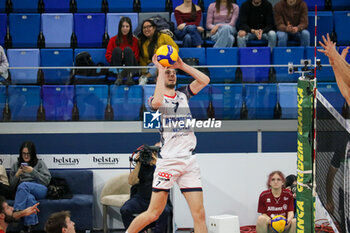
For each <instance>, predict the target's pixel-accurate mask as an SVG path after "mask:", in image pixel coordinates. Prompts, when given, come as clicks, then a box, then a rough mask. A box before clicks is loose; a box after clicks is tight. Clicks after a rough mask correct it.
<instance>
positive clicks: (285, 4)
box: [274, 0, 310, 47]
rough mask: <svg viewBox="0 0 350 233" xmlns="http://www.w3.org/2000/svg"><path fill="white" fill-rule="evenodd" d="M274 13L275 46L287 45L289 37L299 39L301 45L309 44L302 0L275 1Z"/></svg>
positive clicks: (305, 13)
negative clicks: (276, 40)
mask: <svg viewBox="0 0 350 233" xmlns="http://www.w3.org/2000/svg"><path fill="white" fill-rule="evenodd" d="M274 14H275V23H276V28H277V38H278V42H277V46H279V47H281V46H287V41H288V40H289V39H292V40H297V41H300V45H301V46H309V45H310V32H309V31H308V30H307V26H308V23H309V22H308V15H307V14H308V13H307V5H306V3H305V2H304V1H303V0H281V1H279V2H278V3H276V5H275V7H274Z"/></svg>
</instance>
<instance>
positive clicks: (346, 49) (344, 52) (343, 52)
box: [340, 46, 349, 59]
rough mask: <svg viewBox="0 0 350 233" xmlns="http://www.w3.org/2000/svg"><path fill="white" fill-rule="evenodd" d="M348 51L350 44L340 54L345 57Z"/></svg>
mask: <svg viewBox="0 0 350 233" xmlns="http://www.w3.org/2000/svg"><path fill="white" fill-rule="evenodd" d="M348 52H349V46H348V47H346V48H345V49H343V51H341V54H340V56H342V57H343V58H344V59H345V58H346V55H348Z"/></svg>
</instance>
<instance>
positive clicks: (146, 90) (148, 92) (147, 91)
mask: <svg viewBox="0 0 350 233" xmlns="http://www.w3.org/2000/svg"><path fill="white" fill-rule="evenodd" d="M155 88H156V85H154V84H148V85H145V86H143V104H144V105H145V107H146V109H147V111H150V107H149V105H148V99H149V97H151V96H153V94H154V89H155Z"/></svg>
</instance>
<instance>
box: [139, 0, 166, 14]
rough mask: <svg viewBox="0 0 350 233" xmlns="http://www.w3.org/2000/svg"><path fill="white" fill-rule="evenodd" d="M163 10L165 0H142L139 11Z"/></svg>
mask: <svg viewBox="0 0 350 233" xmlns="http://www.w3.org/2000/svg"><path fill="white" fill-rule="evenodd" d="M163 11H165V0H142V1H141V12H163Z"/></svg>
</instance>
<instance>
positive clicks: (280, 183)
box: [256, 171, 296, 233]
mask: <svg viewBox="0 0 350 233" xmlns="http://www.w3.org/2000/svg"><path fill="white" fill-rule="evenodd" d="M285 183H286V179H285V177H284V175H283V173H282V172H280V171H273V172H271V173H270V174H269V177H268V180H267V188H268V189H267V190H266V191H263V192H262V193H261V194H260V197H259V204H258V213H261V215H260V216H259V217H258V221H257V223H256V231H257V232H259V233H267V232H272V229H271V219H272V218H273V217H274V216H276V215H283V216H284V217H285V218H286V219H287V225H286V228H285V231H284V232H287V233H295V232H296V219H295V218H294V199H293V194H292V192H291V191H290V190H288V189H285V188H284V185H285ZM285 206H286V208H284V207H285Z"/></svg>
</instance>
